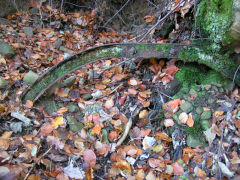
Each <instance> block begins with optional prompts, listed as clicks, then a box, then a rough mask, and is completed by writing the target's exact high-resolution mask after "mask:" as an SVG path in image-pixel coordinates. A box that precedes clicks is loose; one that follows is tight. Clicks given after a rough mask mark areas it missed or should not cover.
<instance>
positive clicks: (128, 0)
mask: <svg viewBox="0 0 240 180" xmlns="http://www.w3.org/2000/svg"><path fill="white" fill-rule="evenodd" d="M129 2H130V0H127V2H125V4H124V5H123V6H122V7H121V8H120V9H119V10H118V11H117V12H116V13H115V14H114V15H113V16H112V17H111V18H110V19H109V20H107V22H106V23H105V24H104V25H103V27H105V26H106V25H107V24H108V23H109V22H110V21H111V20H112V19H113V18H114V17H115V16H116V15H117V14H118V13H119V12H120V11H121V10H122V9H123V8H124V7H125V6H126V5H127V4H128V3H129Z"/></svg>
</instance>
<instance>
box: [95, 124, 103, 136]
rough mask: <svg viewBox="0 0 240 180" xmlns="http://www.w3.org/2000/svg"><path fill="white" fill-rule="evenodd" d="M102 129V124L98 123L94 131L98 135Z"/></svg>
mask: <svg viewBox="0 0 240 180" xmlns="http://www.w3.org/2000/svg"><path fill="white" fill-rule="evenodd" d="M101 129H102V127H101V126H99V125H96V126H94V128H93V132H94V133H95V134H97V135H100V132H101Z"/></svg>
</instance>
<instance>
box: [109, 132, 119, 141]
mask: <svg viewBox="0 0 240 180" xmlns="http://www.w3.org/2000/svg"><path fill="white" fill-rule="evenodd" d="M117 138H118V133H117V132H116V131H111V132H110V133H109V134H108V139H109V140H110V141H114V140H116V139H117Z"/></svg>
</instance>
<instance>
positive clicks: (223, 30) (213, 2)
mask: <svg viewBox="0 0 240 180" xmlns="http://www.w3.org/2000/svg"><path fill="white" fill-rule="evenodd" d="M198 8H199V9H198V10H199V14H198V16H197V24H201V31H202V33H203V36H204V37H208V38H210V39H212V40H213V41H214V42H215V43H220V42H223V43H224V44H229V43H231V42H232V41H233V38H231V36H229V28H230V25H231V23H232V16H233V15H232V8H233V0H203V1H202V2H201V3H200V4H199V6H198Z"/></svg>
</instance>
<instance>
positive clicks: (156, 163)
mask: <svg viewBox="0 0 240 180" xmlns="http://www.w3.org/2000/svg"><path fill="white" fill-rule="evenodd" d="M160 163H161V160H159V159H154V158H149V159H148V164H149V166H150V167H151V168H156V167H158V166H159V164H160Z"/></svg>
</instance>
